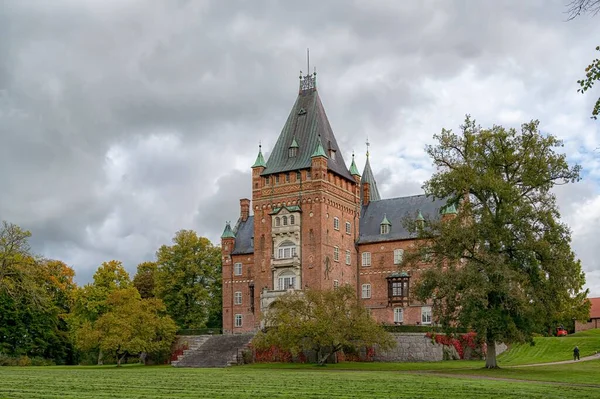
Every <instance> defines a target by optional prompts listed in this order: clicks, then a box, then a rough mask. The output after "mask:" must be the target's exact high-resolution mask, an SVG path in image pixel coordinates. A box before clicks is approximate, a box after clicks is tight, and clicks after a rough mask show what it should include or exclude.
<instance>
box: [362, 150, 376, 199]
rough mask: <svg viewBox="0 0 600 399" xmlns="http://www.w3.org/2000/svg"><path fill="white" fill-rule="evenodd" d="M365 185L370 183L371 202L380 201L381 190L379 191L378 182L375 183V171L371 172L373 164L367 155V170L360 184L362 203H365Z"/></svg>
mask: <svg viewBox="0 0 600 399" xmlns="http://www.w3.org/2000/svg"><path fill="white" fill-rule="evenodd" d="M365 183H369V201H379V200H380V199H381V196H380V195H379V190H378V189H377V182H376V181H375V176H373V171H372V170H371V163H370V162H369V156H368V155H367V163H366V164H365V170H363V174H362V179H361V183H360V186H361V187H360V188H361V190H360V201H361V202H363V196H364V190H362V186H363V184H365Z"/></svg>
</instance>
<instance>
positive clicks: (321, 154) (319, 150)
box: [310, 141, 327, 158]
mask: <svg viewBox="0 0 600 399" xmlns="http://www.w3.org/2000/svg"><path fill="white" fill-rule="evenodd" d="M310 157H311V158H314V157H325V158H327V154H325V150H324V149H323V146H322V145H321V142H320V141H319V144H318V145H317V149H316V150H315V152H313V154H312V155H311V156H310Z"/></svg>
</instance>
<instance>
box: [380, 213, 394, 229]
mask: <svg viewBox="0 0 600 399" xmlns="http://www.w3.org/2000/svg"><path fill="white" fill-rule="evenodd" d="M379 224H387V225H388V226H391V225H392V224H391V223H390V221H389V220H388V218H387V215H386V214H385V213H384V214H383V220H382V221H381V223H379Z"/></svg>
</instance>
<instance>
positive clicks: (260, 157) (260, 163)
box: [252, 143, 267, 168]
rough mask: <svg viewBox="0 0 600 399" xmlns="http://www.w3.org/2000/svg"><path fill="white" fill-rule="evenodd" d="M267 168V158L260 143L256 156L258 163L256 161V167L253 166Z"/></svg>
mask: <svg viewBox="0 0 600 399" xmlns="http://www.w3.org/2000/svg"><path fill="white" fill-rule="evenodd" d="M266 166H267V163H266V162H265V158H264V157H263V154H262V145H261V144H260V143H259V144H258V155H257V156H256V161H254V165H252V167H253V168H264V167H266Z"/></svg>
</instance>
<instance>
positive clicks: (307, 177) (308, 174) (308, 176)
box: [306, 170, 311, 180]
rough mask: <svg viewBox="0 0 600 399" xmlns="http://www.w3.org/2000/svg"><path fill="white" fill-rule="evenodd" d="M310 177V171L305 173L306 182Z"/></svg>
mask: <svg viewBox="0 0 600 399" xmlns="http://www.w3.org/2000/svg"><path fill="white" fill-rule="evenodd" d="M310 179H311V176H310V170H307V171H306V180H310Z"/></svg>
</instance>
